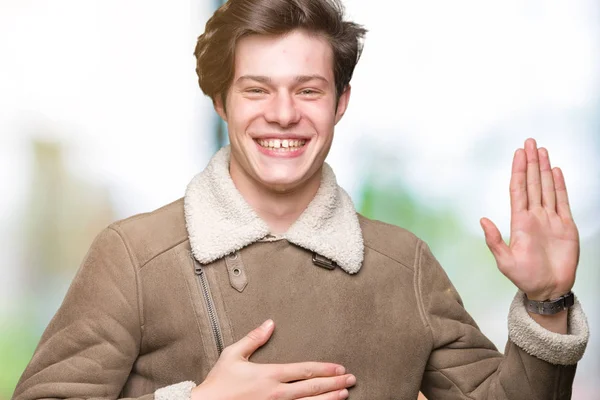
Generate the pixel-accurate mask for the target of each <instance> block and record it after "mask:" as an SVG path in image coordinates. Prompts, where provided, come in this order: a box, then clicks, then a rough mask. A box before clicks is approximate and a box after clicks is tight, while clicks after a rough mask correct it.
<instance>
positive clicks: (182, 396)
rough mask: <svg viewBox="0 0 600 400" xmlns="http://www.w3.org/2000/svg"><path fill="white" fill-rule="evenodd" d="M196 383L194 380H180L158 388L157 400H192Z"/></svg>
mask: <svg viewBox="0 0 600 400" xmlns="http://www.w3.org/2000/svg"><path fill="white" fill-rule="evenodd" d="M195 387H196V384H195V383H194V382H192V381H185V382H179V383H176V384H174V385H169V386H165V387H162V388H160V389H157V390H156V392H154V399H155V400H190V398H191V397H192V389H193V388H195Z"/></svg>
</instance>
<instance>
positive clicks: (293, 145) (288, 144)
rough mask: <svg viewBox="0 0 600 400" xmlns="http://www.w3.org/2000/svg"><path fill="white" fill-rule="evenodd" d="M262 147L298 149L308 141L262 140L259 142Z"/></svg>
mask: <svg viewBox="0 0 600 400" xmlns="http://www.w3.org/2000/svg"><path fill="white" fill-rule="evenodd" d="M257 142H258V144H260V145H261V146H262V147H267V148H272V149H298V148H300V147H302V146H304V145H305V144H306V140H288V139H283V140H280V139H260V140H257Z"/></svg>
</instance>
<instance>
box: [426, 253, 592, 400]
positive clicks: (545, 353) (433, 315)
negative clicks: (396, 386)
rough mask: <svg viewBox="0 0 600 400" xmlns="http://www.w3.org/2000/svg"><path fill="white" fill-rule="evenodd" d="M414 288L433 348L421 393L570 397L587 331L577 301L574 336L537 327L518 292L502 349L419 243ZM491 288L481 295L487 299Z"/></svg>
mask: <svg viewBox="0 0 600 400" xmlns="http://www.w3.org/2000/svg"><path fill="white" fill-rule="evenodd" d="M421 246H422V247H421V251H420V256H419V259H418V260H417V262H416V269H415V271H416V280H415V287H416V290H417V295H418V297H419V298H420V301H421V306H422V311H423V316H424V319H425V323H426V324H427V325H428V326H429V329H430V332H431V335H432V338H433V349H432V352H431V354H430V357H429V360H428V363H427V366H426V369H425V373H424V376H423V381H422V384H421V391H422V392H423V393H424V394H425V396H427V398H428V399H429V400H450V399H452V400H454V399H477V400H479V399H494V400H501V399H510V400H513V399H515V400H516V399H536V400H538V399H539V400H542V399H557V400H563V399H565V400H566V399H570V398H571V388H572V384H573V378H574V376H575V369H576V363H577V362H578V361H579V359H581V357H582V356H583V352H584V351H585V347H586V345H587V340H588V336H589V331H588V326H587V321H586V318H585V315H584V314H583V311H582V310H581V306H580V304H579V302H576V304H575V306H573V307H571V309H570V310H569V314H568V320H569V322H568V323H569V327H568V334H566V335H561V334H557V333H553V332H550V331H548V330H546V329H544V328H542V327H541V326H540V325H538V324H537V323H536V322H535V321H534V320H533V319H532V318H531V317H530V316H529V314H528V313H527V311H526V310H525V307H524V305H523V297H522V296H523V295H522V293H518V294H517V296H516V297H515V300H514V301H513V303H512V305H511V307H510V311H509V318H508V328H509V329H508V330H509V339H508V341H507V344H506V348H505V352H504V355H502V354H501V353H499V352H498V351H497V350H496V348H495V346H494V345H493V344H492V342H491V341H490V340H489V339H487V338H486V337H485V336H484V335H483V333H482V332H481V331H480V330H479V328H478V327H477V325H476V324H475V322H474V321H473V319H472V318H471V316H470V315H469V314H468V313H467V311H466V310H465V309H464V307H463V304H462V300H461V299H460V296H459V295H458V293H457V291H456V289H455V288H454V286H453V285H452V283H451V282H450V280H449V279H448V276H447V275H446V273H445V272H444V270H443V269H442V267H441V266H440V265H439V263H438V262H437V260H436V259H435V258H434V256H433V255H432V254H431V252H430V250H429V249H428V247H427V246H426V245H425V244H424V243H421ZM483 296H485V294H482V297H483Z"/></svg>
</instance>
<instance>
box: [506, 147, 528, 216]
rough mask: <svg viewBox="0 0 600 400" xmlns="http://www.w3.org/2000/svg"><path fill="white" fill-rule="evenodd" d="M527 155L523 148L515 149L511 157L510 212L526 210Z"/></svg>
mask: <svg viewBox="0 0 600 400" xmlns="http://www.w3.org/2000/svg"><path fill="white" fill-rule="evenodd" d="M526 171H527V157H526V156H525V151H524V150H523V149H517V151H516V152H515V156H514V157H513V164H512V174H511V178H510V207H511V212H512V213H518V212H520V211H525V210H527V175H526Z"/></svg>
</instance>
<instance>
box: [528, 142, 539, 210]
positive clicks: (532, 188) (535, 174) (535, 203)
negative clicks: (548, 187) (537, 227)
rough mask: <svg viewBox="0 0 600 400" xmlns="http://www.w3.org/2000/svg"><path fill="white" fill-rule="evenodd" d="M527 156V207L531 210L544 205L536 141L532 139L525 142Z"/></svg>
mask: <svg viewBox="0 0 600 400" xmlns="http://www.w3.org/2000/svg"><path fill="white" fill-rule="evenodd" d="M525 154H526V155H527V205H528V209H529V210H531V209H532V208H536V207H540V206H541V205H542V185H541V184H540V163H539V159H538V151H537V144H536V143H535V140H534V139H531V138H530V139H527V140H526V141H525Z"/></svg>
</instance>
